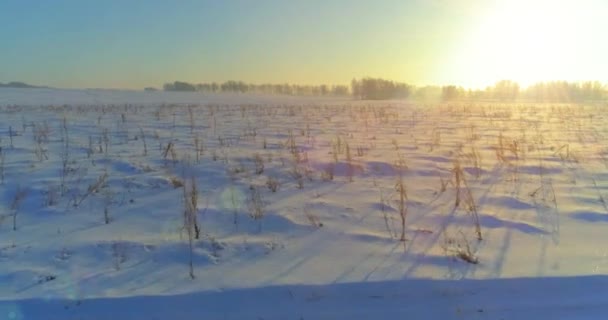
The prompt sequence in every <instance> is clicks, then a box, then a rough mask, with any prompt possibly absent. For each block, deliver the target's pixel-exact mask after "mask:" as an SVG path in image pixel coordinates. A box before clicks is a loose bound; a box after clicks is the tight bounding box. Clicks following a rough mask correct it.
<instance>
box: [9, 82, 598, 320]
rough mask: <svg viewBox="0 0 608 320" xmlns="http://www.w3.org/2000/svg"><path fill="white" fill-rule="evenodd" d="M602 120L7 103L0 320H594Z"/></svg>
mask: <svg viewBox="0 0 608 320" xmlns="http://www.w3.org/2000/svg"><path fill="white" fill-rule="evenodd" d="M607 111H608V109H607V108H606V106H605V105H604V106H590V105H589V106H579V105H540V104H498V103H477V104H469V103H457V104H438V105H417V104H413V103H405V102H393V101H391V102H368V101H363V102H361V101H350V100H346V99H336V98H319V99H315V98H295V97H270V96H256V95H212V96H208V95H201V94H197V93H164V92H145V93H144V92H129V91H109V90H80V91H79V90H53V89H0V147H1V148H2V149H1V153H0V164H1V165H0V179H2V180H1V185H0V319H110V318H113V319H386V318H396V319H400V318H408V319H603V318H605V316H606V314H608V278H607V277H605V276H604V275H605V274H606V272H607V271H608V246H607V244H608V241H607V240H608V232H606V230H607V228H608V205H607V204H606V197H608V190H607V189H608V169H607V168H608V144H607V142H608V139H607V138H608V131H607V127H606V121H607V119H606V116H607ZM197 146H198V147H197ZM193 181H194V182H195V184H196V187H197V190H196V194H197V197H196V198H197V200H198V201H197V204H196V207H195V208H194V209H195V215H196V219H197V222H198V225H199V227H200V230H201V234H200V238H199V239H193V241H192V247H190V245H189V243H190V242H189V233H188V232H187V231H188V230H192V229H190V228H189V227H188V226H187V224H185V222H184V221H185V220H186V217H187V215H186V214H185V213H184V212H185V211H186V209H187V207H188V206H187V205H186V203H188V202H187V201H185V200H184V191H185V190H186V191H187V190H191V187H192V185H193ZM272 189H276V190H272ZM401 191H403V192H401ZM189 199H190V198H189ZM402 200H403V201H402ZM402 213H403V214H404V215H405V230H404V235H405V241H400V237H401V232H402V227H401V223H402V220H401V214H402ZM14 228H15V229H16V230H13V229H14ZM478 230H479V233H478ZM478 238H481V240H478ZM466 260H468V261H466ZM190 261H192V271H193V272H192V273H193V275H194V279H192V277H191V276H190V270H189V264H190Z"/></svg>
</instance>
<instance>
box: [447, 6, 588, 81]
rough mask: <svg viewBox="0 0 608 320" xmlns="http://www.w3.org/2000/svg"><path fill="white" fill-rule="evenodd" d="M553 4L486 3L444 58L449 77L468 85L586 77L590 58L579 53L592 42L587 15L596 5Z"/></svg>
mask: <svg viewBox="0 0 608 320" xmlns="http://www.w3.org/2000/svg"><path fill="white" fill-rule="evenodd" d="M559 4H560V5H556V2H555V1H547V0H536V1H526V0H516V1H508V2H500V3H498V4H494V5H493V6H491V7H489V8H487V9H486V10H487V11H488V12H487V13H485V14H483V15H481V16H482V18H481V19H479V21H476V22H475V23H473V24H472V25H471V30H470V36H469V37H465V40H464V41H463V43H460V44H459V48H458V49H457V50H455V52H456V53H455V55H454V58H453V59H451V61H450V62H449V63H450V64H452V65H453V67H452V69H453V70H454V71H453V72H454V73H453V75H454V77H459V80H460V82H461V84H462V85H464V86H470V87H481V86H483V85H486V84H488V83H491V82H492V81H493V80H496V79H511V80H515V81H517V82H519V83H520V84H522V85H529V84H531V83H534V82H537V81H543V80H548V79H568V80H580V79H584V78H589V77H591V76H590V75H589V73H590V72H592V70H593V68H596V67H594V66H593V65H592V64H595V61H593V60H586V59H585V58H584V56H585V55H586V54H589V53H588V52H585V51H592V50H588V49H590V48H591V47H593V46H594V45H595V46H597V44H594V43H593V39H592V37H591V36H592V35H593V33H592V32H590V30H593V25H592V21H593V19H590V18H591V17H592V16H593V15H597V14H598V12H599V10H594V7H593V6H586V7H583V6H579V5H576V3H574V2H573V1H559ZM597 8H599V5H598V7H597ZM586 61H587V62H586ZM464 74H467V75H468V76H467V77H463V75H464Z"/></svg>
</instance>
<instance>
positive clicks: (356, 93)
mask: <svg viewBox="0 0 608 320" xmlns="http://www.w3.org/2000/svg"><path fill="white" fill-rule="evenodd" d="M350 88H351V92H352V95H353V97H354V98H356V99H362V100H386V99H405V98H407V97H409V96H410V94H411V93H412V89H413V87H412V86H410V85H408V84H407V83H399V82H393V81H390V80H384V79H381V78H363V79H361V80H357V79H353V80H352V81H351V83H350Z"/></svg>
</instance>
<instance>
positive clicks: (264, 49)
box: [0, 0, 608, 89]
mask: <svg viewBox="0 0 608 320" xmlns="http://www.w3.org/2000/svg"><path fill="white" fill-rule="evenodd" d="M605 16H608V1H603V0H576V1H575V0H561V1H560V0H553V1H550V0H375V1H372V0H214V1H212V0H197V1H195V0H179V1H170V0H104V1H93V0H37V1H36V0H0V41H1V43H2V46H1V48H0V82H8V81H23V82H27V83H31V84H39V85H48V86H53V87H64V88H125V89H141V88H143V87H147V86H155V87H160V86H162V84H163V83H165V82H170V81H175V80H181V81H187V82H192V83H201V82H211V81H218V82H222V81H226V80H243V81H246V82H252V83H285V82H289V83H296V84H319V83H332V84H348V83H349V82H350V80H351V79H352V78H361V77H365V76H370V77H383V78H387V79H392V80H396V81H403V82H407V83H410V84H415V85H427V84H437V85H445V84H456V85H462V86H465V87H473V88H475V87H484V86H485V85H490V84H492V83H494V82H495V81H498V80H501V79H510V80H514V81H518V82H520V83H522V84H524V85H525V84H529V83H532V82H535V81H541V80H570V81H579V80H599V81H602V82H608V63H606V59H608V58H606V57H608V42H607V41H605V30H608V19H605Z"/></svg>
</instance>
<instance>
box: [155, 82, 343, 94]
mask: <svg viewBox="0 0 608 320" xmlns="http://www.w3.org/2000/svg"><path fill="white" fill-rule="evenodd" d="M163 89H164V90H165V91H199V92H207V93H217V92H231V93H247V92H250V93H265V94H284V95H298V96H348V95H349V94H350V92H349V88H348V86H345V85H327V84H321V85H297V84H289V83H284V84H269V83H265V84H253V83H246V82H243V81H232V80H231V81H226V82H223V83H217V82H210V83H198V84H190V83H187V82H181V81H175V82H173V83H166V84H165V85H164V86H163Z"/></svg>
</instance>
